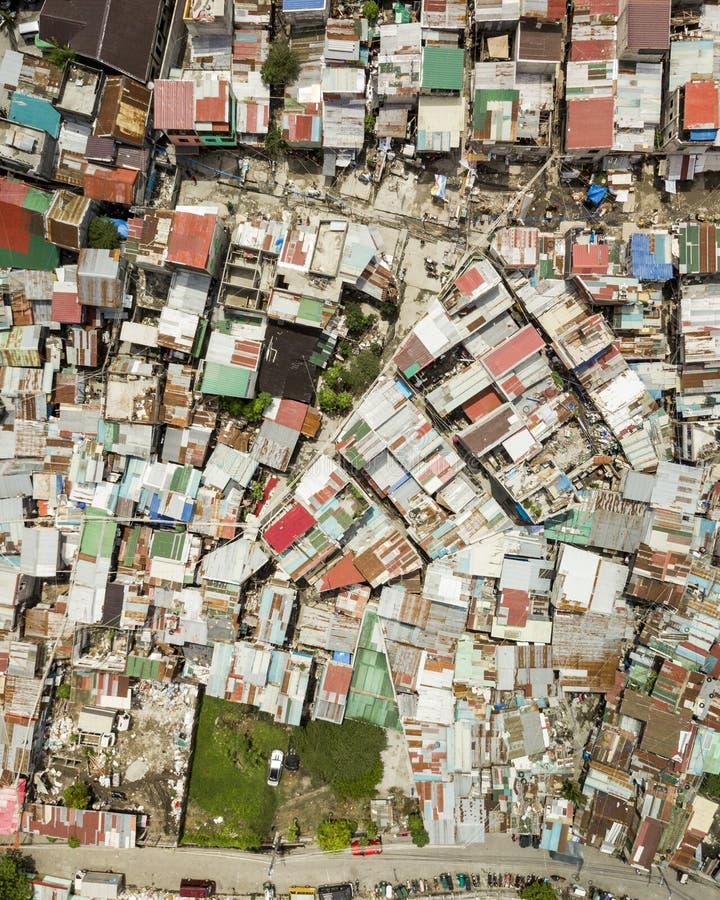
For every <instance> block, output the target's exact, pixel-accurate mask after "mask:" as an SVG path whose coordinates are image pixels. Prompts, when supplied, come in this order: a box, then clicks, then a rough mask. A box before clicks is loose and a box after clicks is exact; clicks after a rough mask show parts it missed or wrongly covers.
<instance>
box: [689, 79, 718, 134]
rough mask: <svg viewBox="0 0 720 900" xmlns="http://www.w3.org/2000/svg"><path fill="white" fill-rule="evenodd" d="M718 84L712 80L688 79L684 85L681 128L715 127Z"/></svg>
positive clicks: (716, 123)
mask: <svg viewBox="0 0 720 900" xmlns="http://www.w3.org/2000/svg"><path fill="white" fill-rule="evenodd" d="M717 127H718V86H717V83H716V82H714V81H690V82H688V83H687V84H686V85H685V103H684V106H683V128H684V129H685V130H686V131H690V130H691V129H700V130H703V129H717Z"/></svg>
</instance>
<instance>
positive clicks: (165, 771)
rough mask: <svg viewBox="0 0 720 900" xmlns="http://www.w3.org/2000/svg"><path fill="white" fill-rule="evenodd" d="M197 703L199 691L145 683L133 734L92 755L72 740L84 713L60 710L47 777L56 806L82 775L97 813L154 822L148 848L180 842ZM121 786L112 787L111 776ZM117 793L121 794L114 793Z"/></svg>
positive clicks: (138, 693)
mask: <svg viewBox="0 0 720 900" xmlns="http://www.w3.org/2000/svg"><path fill="white" fill-rule="evenodd" d="M196 703H197V688H196V687H195V686H194V685H178V684H174V685H168V686H164V685H159V684H155V683H152V682H146V681H143V682H139V683H138V685H137V686H136V687H135V689H134V692H133V706H132V709H131V710H130V715H131V725H130V728H129V730H128V731H125V732H119V733H117V741H116V744H115V746H114V747H112V748H108V749H106V750H99V751H91V750H90V749H89V748H85V747H78V746H76V745H75V744H74V743H73V742H72V738H71V735H72V734H74V732H75V723H76V722H77V715H78V712H79V710H78V709H73V708H72V707H71V706H70V705H69V704H68V703H62V704H59V705H58V708H57V709H56V712H55V718H54V721H53V723H52V726H51V731H50V746H49V754H48V764H47V775H48V779H49V783H50V785H51V786H52V788H53V790H52V792H51V793H50V794H49V795H47V796H46V797H43V798H42V799H48V800H57V798H58V797H60V796H61V794H62V791H63V789H64V788H65V787H66V786H67V785H68V784H70V783H72V781H74V780H75V778H76V777H79V778H80V779H82V780H83V781H85V782H86V783H87V784H88V785H89V786H90V787H91V790H92V794H93V797H94V803H93V807H94V808H96V809H112V810H115V811H118V812H129V811H136V812H139V813H144V814H145V815H147V816H148V827H147V832H146V835H145V840H146V842H147V843H150V844H153V843H174V842H175V841H176V839H177V836H178V829H179V824H180V814H181V808H182V798H183V796H184V794H185V787H186V780H187V774H188V773H187V768H188V761H189V757H190V739H191V736H192V726H193V721H194V717H195V706H196ZM113 773H115V774H116V775H118V776H119V781H120V783H119V784H118V785H116V786H111V785H110V784H109V783H108V781H107V780H106V778H105V777H104V776H110V775H112V774H113ZM113 792H115V794H116V795H115V796H114V797H113V796H112V793H113Z"/></svg>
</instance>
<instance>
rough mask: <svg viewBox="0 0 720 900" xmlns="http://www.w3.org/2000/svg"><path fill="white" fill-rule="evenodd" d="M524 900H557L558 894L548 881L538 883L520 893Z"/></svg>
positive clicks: (530, 885)
mask: <svg viewBox="0 0 720 900" xmlns="http://www.w3.org/2000/svg"><path fill="white" fill-rule="evenodd" d="M520 896H521V897H522V898H523V900H557V894H556V893H555V889H554V888H553V887H552V885H550V884H548V883H547V881H536V882H535V883H534V884H529V885H527V887H524V888H523V889H522V890H521V891H520Z"/></svg>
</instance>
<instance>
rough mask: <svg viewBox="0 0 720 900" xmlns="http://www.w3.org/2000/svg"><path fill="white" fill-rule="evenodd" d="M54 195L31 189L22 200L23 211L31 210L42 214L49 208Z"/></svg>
mask: <svg viewBox="0 0 720 900" xmlns="http://www.w3.org/2000/svg"><path fill="white" fill-rule="evenodd" d="M53 196H54V194H52V193H50V191H41V190H40V189H39V188H35V187H31V188H30V189H29V190H28V192H27V194H25V199H24V200H23V209H31V210H33V212H39V213H44V212H46V210H48V209H49V208H50V204H51V203H52V200H53Z"/></svg>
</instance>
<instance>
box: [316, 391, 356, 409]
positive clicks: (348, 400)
mask: <svg viewBox="0 0 720 900" xmlns="http://www.w3.org/2000/svg"><path fill="white" fill-rule="evenodd" d="M352 404H353V399H352V394H350V393H349V392H348V391H335V390H333V389H332V388H330V387H321V388H320V390H319V391H318V405H319V406H320V409H321V410H322V411H323V412H326V413H328V414H329V415H331V416H332V415H341V414H342V413H346V412H349V411H350V409H352Z"/></svg>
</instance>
